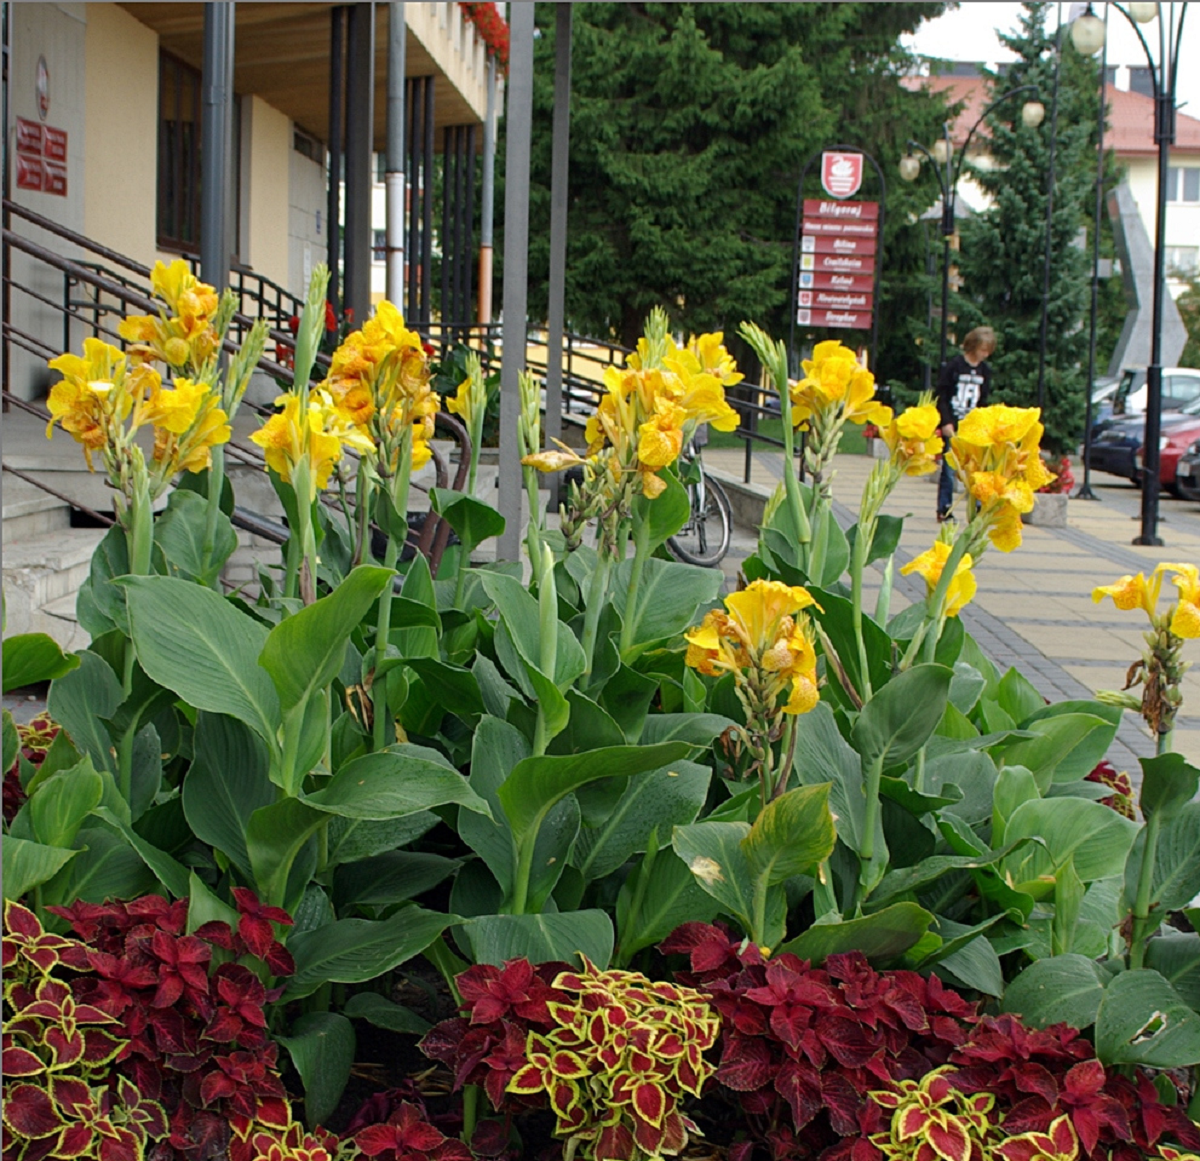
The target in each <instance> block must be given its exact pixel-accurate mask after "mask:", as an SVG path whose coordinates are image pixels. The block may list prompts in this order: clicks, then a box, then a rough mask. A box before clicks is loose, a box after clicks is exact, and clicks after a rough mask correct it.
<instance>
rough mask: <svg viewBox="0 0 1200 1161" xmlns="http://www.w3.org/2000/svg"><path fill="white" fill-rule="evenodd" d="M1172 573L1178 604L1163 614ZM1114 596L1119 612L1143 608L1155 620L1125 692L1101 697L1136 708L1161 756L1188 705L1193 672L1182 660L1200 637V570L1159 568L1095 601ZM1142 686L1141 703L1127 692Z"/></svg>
mask: <svg viewBox="0 0 1200 1161" xmlns="http://www.w3.org/2000/svg"><path fill="white" fill-rule="evenodd" d="M1168 573H1173V574H1174V575H1173V576H1172V577H1171V582H1172V584H1174V585H1175V588H1176V601H1175V603H1174V604H1172V605H1168V606H1167V608H1166V609H1165V610H1164V611H1163V612H1161V613H1160V612H1159V611H1158V599H1159V596H1160V595H1161V592H1162V582H1163V578H1164V577H1165V576H1166V575H1167V574H1168ZM1105 597H1111V598H1112V600H1113V603H1114V604H1115V605H1116V606H1117V608H1118V609H1122V610H1130V609H1141V610H1142V611H1143V612H1144V613H1145V614H1146V616H1147V617H1148V618H1149V621H1150V628H1149V629H1148V630H1147V631H1146V648H1145V649H1144V650H1143V652H1142V656H1141V659H1140V660H1138V661H1136V662H1134V664H1133V665H1131V666H1130V668H1129V673H1128V674H1127V675H1126V678H1125V688H1124V690H1121V691H1117V692H1108V691H1104V692H1101V693H1100V694H1098V695H1097V696H1098V697H1100V698H1101V700H1104V701H1108V702H1109V703H1110V704H1115V705H1120V706H1123V707H1124V708H1126V709H1136V710H1137V711H1138V712H1139V713H1140V714H1141V715H1142V718H1143V720H1144V721H1145V723H1146V725H1147V726H1149V728H1150V733H1151V734H1152V735H1153V737H1154V738H1155V740H1156V742H1157V743H1158V746H1157V748H1158V752H1159V753H1162V752H1164V751H1165V750H1168V749H1170V741H1171V731H1172V730H1173V729H1174V728H1175V718H1176V716H1177V715H1178V713H1179V708H1180V706H1181V705H1182V703H1183V694H1182V691H1181V686H1182V682H1183V675H1184V674H1185V673H1186V672H1187V671H1188V669H1189V668H1191V665H1190V662H1186V661H1184V660H1183V643H1184V641H1185V640H1191V639H1193V638H1196V637H1200V570H1197V568H1196V566H1195V565H1194V564H1168V563H1163V564H1160V565H1159V566H1158V567H1157V568H1156V569H1155V570H1154V571H1153V572H1152V573H1151V574H1150V577H1149V579H1147V578H1146V576H1145V575H1144V574H1142V573H1140V572H1139V573H1138V574H1137V575H1136V576H1123V577H1121V578H1120V580H1118V581H1116V582H1115V583H1114V584H1111V585H1098V586H1097V587H1096V588H1095V589H1094V590H1093V591H1092V600H1093V601H1102V600H1104V598H1105ZM1138 685H1141V686H1142V696H1141V698H1140V699H1138V698H1137V697H1136V696H1135V695H1134V694H1132V693H1129V692H1128V691H1129V690H1131V689H1133V688H1134V687H1135V686H1138Z"/></svg>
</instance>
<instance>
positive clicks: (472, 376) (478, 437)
mask: <svg viewBox="0 0 1200 1161" xmlns="http://www.w3.org/2000/svg"><path fill="white" fill-rule="evenodd" d="M466 369H467V377H466V378H465V379H464V380H463V381H462V382H461V383H460V384H459V385H458V391H457V393H456V394H455V395H453V396H451V397H449V398H447V400H446V410H447V411H449V412H451V413H452V414H454V415H457V416H458V417H459V419H461V420H462V421H463V423H464V424H465V425H466V429H467V434H468V435H469V436H470V438H471V466H470V469H469V472H468V476H467V493H468V495H471V496H473V495H475V476H476V472H477V471H478V468H479V452H480V448H481V447H482V446H483V421H484V419H485V418H486V416H487V405H488V389H487V384H486V383H485V382H484V379H483V365H482V363H481V362H480V360H479V355H478V354H477V353H476V352H474V351H472V352H470V353H469V354H468V355H467V358H466Z"/></svg>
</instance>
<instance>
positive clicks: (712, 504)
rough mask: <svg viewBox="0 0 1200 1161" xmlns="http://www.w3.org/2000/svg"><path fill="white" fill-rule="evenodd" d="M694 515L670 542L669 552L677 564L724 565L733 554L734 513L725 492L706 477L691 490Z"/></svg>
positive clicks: (668, 542) (689, 490) (668, 544)
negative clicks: (731, 536)
mask: <svg viewBox="0 0 1200 1161" xmlns="http://www.w3.org/2000/svg"><path fill="white" fill-rule="evenodd" d="M688 493H689V495H690V496H691V500H692V512H691V515H690V516H689V517H688V522H687V523H686V524H685V525H684V526H683V527H682V528H681V529H680V530H679V531H678V532H677V533H675V535H674V536H672V537H671V538H670V539H669V540H668V541H667V548H668V550H669V551H670V552H671V554H672V555H673V556H674V557H675V558H676V560H682V561H683V562H684V563H685V564H699V565H706V566H712V565H716V564H720V563H721V561H722V560H724V559H725V554H726V553H727V552H728V551H729V537H730V532H731V530H732V528H733V513H732V510H731V509H730V507H729V497H728V496H726V495H725V489H724V488H722V487H721V485H720V484H718V483H717V481H716V480H714V479H713V478H712V476H710V475H708V473H707V472H706V473H704V478H703V480H702V482H701V483H700V484H692V485H691V486H690V487H689V488H688Z"/></svg>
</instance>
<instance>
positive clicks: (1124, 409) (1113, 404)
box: [1092, 367, 1200, 441]
mask: <svg viewBox="0 0 1200 1161" xmlns="http://www.w3.org/2000/svg"><path fill="white" fill-rule="evenodd" d="M1100 383H1101V380H1099V379H1098V380H1097V381H1096V388H1095V389H1094V390H1103V388H1100ZM1146 394H1147V392H1146V368H1145V367H1127V368H1126V369H1125V370H1124V371H1123V372H1122V373H1121V378H1120V382H1119V383H1118V384H1117V386H1116V388H1115V389H1114V390H1112V391H1111V393H1108V394H1107V395H1106V396H1105V397H1104V398H1101V397H1100V396H1099V395H1098V394H1095V393H1094V394H1093V395H1092V401H1093V408H1092V440H1093V441H1095V440H1096V439H1097V438H1098V437H1099V436H1100V434H1101V433H1102V432H1103V431H1105V430H1106V429H1107V428H1108V426H1109V424H1111V423H1112V422H1113V421H1114V420H1116V419H1120V418H1122V417H1127V416H1132V415H1145V414H1146ZM1197 400H1200V371H1197V370H1195V369H1193V368H1191V367H1164V368H1163V386H1162V409H1163V412H1164V413H1165V412H1167V411H1181V410H1182V409H1183V408H1185V407H1187V405H1188V404H1189V403H1194V402H1196V401H1197Z"/></svg>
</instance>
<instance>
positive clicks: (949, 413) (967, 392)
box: [937, 354, 992, 426]
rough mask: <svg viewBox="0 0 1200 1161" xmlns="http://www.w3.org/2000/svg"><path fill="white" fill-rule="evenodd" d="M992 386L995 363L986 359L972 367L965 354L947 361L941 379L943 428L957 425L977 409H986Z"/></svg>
mask: <svg viewBox="0 0 1200 1161" xmlns="http://www.w3.org/2000/svg"><path fill="white" fill-rule="evenodd" d="M991 386H992V368H991V364H990V363H988V362H987V360H986V359H985V360H984V361H983V362H982V363H980V364H979V365H978V366H977V367H972V366H971V364H970V363H968V362H967V360H966V357H965V356H964V355H961V354H959V355H955V356H954V358H953V359H949V360H947V362H946V363H945V365H944V366H943V367H942V373H941V374H940V375H939V376H938V390H937V405H938V414H939V415H940V416H941V421H942V425H943V426H944V425H945V424H947V423H953V424H955V425H957V424H958V423H959V422H960V421H961V420H962V418H963V416H964V415H966V414H967V412H968V411H971V410H972V409H973V408H976V407H986V406H987V401H988V392H989V391H990V390H991Z"/></svg>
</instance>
